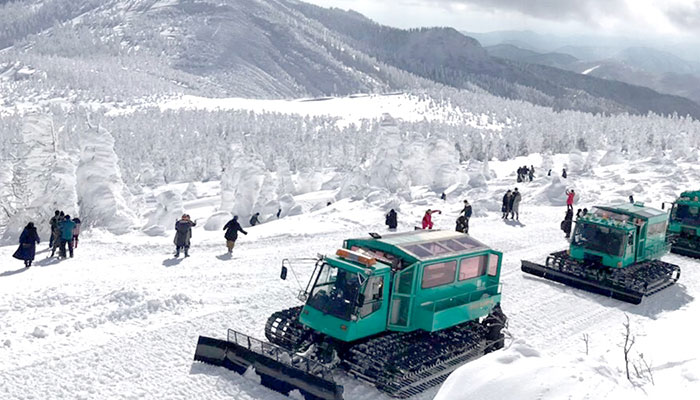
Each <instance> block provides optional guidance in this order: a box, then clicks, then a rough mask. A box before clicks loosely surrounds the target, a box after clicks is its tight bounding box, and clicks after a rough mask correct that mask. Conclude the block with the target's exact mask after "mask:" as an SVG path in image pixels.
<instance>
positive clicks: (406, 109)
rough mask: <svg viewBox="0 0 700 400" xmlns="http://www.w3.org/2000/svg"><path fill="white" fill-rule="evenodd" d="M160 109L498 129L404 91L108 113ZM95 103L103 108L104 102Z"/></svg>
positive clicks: (197, 100)
mask: <svg viewBox="0 0 700 400" xmlns="http://www.w3.org/2000/svg"><path fill="white" fill-rule="evenodd" d="M149 104H150V105H154V106H157V107H159V108H160V109H161V110H164V111H165V110H210V111H214V110H247V111H251V112H255V113H265V112H268V113H270V112H275V113H282V114H294V115H305V116H332V117H338V118H339V119H340V120H339V121H338V124H339V126H341V127H342V126H347V125H349V124H359V123H361V122H362V121H363V120H376V119H380V118H381V117H382V116H383V115H384V114H389V115H391V116H392V117H393V118H399V119H402V120H404V121H409V122H417V121H423V120H427V121H444V122H447V123H450V122H453V123H459V124H466V125H468V126H472V127H478V128H483V129H496V130H499V129H502V128H503V125H499V124H495V123H493V122H492V121H490V120H489V118H488V116H486V115H474V114H473V113H470V112H468V111H465V110H461V109H460V108H459V107H456V106H453V105H451V104H448V103H441V102H439V101H436V100H433V99H430V98H428V97H426V98H421V97H419V96H416V95H412V94H406V93H393V94H383V95H381V94H357V95H353V96H347V97H323V98H309V99H298V100H256V99H246V98H207V97H198V96H191V95H184V96H178V97H174V98H169V99H167V100H161V101H159V102H155V103H154V102H152V101H148V100H146V101H145V102H144V103H142V104H139V105H138V106H126V107H124V108H115V109H113V110H111V111H109V112H108V113H107V115H108V116H114V115H122V114H128V113H130V112H133V111H135V110H138V109H139V108H142V107H144V106H147V105H149ZM99 106H101V107H103V106H104V104H100V105H99Z"/></svg>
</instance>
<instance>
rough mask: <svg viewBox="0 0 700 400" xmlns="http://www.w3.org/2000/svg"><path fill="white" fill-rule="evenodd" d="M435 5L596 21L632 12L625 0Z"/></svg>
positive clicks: (436, 0)
mask: <svg viewBox="0 0 700 400" xmlns="http://www.w3.org/2000/svg"><path fill="white" fill-rule="evenodd" d="M431 2H432V3H433V4H442V5H450V4H466V5H476V6H479V7H480V8H481V9H483V10H489V9H492V10H493V9H498V10H506V11H517V12H519V13H521V14H524V15H528V16H531V17H535V18H540V19H547V20H559V21H561V20H582V21H586V22H595V21H596V19H597V18H598V17H600V16H601V15H607V16H614V17H622V18H624V17H625V15H626V14H627V12H628V8H627V4H626V3H625V1H624V0H574V1H569V0H432V1H431Z"/></svg>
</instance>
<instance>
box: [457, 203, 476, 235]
mask: <svg viewBox="0 0 700 400" xmlns="http://www.w3.org/2000/svg"><path fill="white" fill-rule="evenodd" d="M471 217H472V205H471V204H469V201H467V200H464V208H462V211H460V213H459V217H457V221H456V226H455V230H456V231H457V232H462V233H469V218H471Z"/></svg>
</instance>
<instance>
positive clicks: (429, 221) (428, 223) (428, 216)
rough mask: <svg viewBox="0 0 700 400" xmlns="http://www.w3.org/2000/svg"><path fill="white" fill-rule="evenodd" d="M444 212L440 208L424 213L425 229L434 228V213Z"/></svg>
mask: <svg viewBox="0 0 700 400" xmlns="http://www.w3.org/2000/svg"><path fill="white" fill-rule="evenodd" d="M435 213H438V214H442V211H440V210H430V209H429V210H428V211H426V212H425V214H424V215H423V229H433V214H435Z"/></svg>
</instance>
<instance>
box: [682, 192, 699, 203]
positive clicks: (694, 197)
mask: <svg viewBox="0 0 700 400" xmlns="http://www.w3.org/2000/svg"><path fill="white" fill-rule="evenodd" d="M698 199H700V190H691V191H688V192H683V193H681V197H680V198H679V199H678V200H679V201H690V202H697V201H698Z"/></svg>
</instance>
